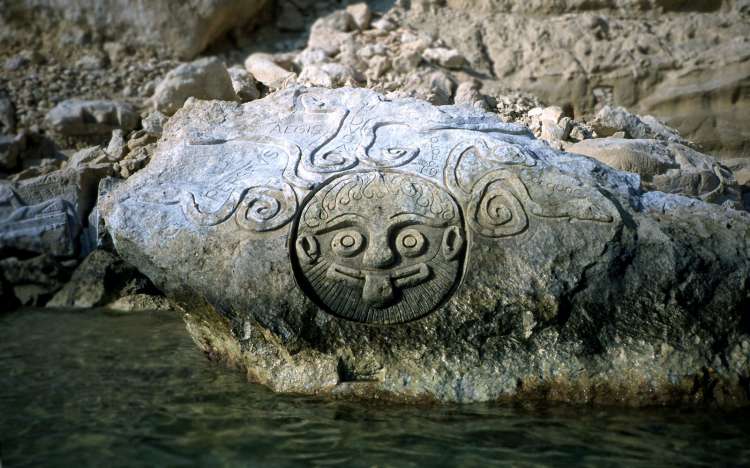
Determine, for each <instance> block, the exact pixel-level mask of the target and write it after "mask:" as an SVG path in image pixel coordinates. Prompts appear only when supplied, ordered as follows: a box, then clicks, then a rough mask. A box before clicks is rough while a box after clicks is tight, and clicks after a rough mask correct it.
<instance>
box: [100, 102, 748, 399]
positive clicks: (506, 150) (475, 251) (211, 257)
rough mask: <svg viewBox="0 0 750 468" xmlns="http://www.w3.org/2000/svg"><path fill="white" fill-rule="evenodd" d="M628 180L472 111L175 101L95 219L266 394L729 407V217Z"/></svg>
mask: <svg viewBox="0 0 750 468" xmlns="http://www.w3.org/2000/svg"><path fill="white" fill-rule="evenodd" d="M639 180H640V178H639V177H638V176H636V175H634V174H630V173H627V172H621V171H619V170H617V169H614V168H612V167H609V166H607V165H604V164H603V163H600V162H598V161H596V160H594V159H591V158H588V157H585V156H580V155H575V154H571V153H563V152H559V151H555V150H553V149H551V148H550V147H549V146H548V145H547V144H546V143H544V142H542V141H539V140H536V139H535V138H534V137H533V136H532V135H531V133H530V132H529V131H528V129H526V128H525V127H523V126H520V125H515V124H508V123H503V122H502V121H500V120H499V119H498V118H497V117H496V116H494V115H492V114H488V113H485V112H483V111H481V110H480V109H477V108H472V107H469V106H442V107H437V106H433V105H431V104H429V103H427V102H424V101H419V100H415V99H396V98H393V99H386V98H384V96H382V95H380V94H377V93H376V92H374V91H371V90H365V89H348V88H341V89H336V90H330V89H322V88H301V87H290V88H288V89H286V90H283V91H279V92H277V93H274V94H271V95H269V96H267V97H266V98H263V99H260V100H256V101H253V102H249V103H245V104H239V103H233V102H218V101H210V102H203V101H198V100H191V101H188V103H186V105H185V107H183V108H182V109H181V110H180V111H178V112H177V113H176V114H175V115H174V116H173V117H172V118H171V119H170V120H169V122H168V123H167V125H166V126H165V128H164V133H163V135H162V138H161V140H160V141H159V143H158V146H157V149H156V150H155V152H154V155H153V158H152V160H151V162H150V163H149V165H148V166H147V167H146V168H144V169H143V170H141V171H139V172H137V173H136V174H134V175H133V176H131V177H130V178H129V179H127V180H125V181H121V182H115V181H114V180H112V181H111V183H109V184H108V186H107V189H106V190H105V191H103V192H102V194H101V195H100V200H99V203H98V206H97V211H98V213H100V215H101V217H102V219H103V222H104V226H105V228H106V229H107V231H108V233H109V234H110V237H111V239H112V242H113V245H114V247H115V249H116V251H117V252H118V254H119V255H121V256H122V257H123V258H124V259H125V260H126V261H127V262H128V263H130V264H132V265H134V266H135V267H136V268H138V269H139V270H140V271H141V272H143V273H144V274H145V275H146V276H148V278H149V279H150V280H151V281H153V282H154V284H155V285H156V286H157V287H159V288H160V289H161V290H163V291H165V292H166V293H167V295H168V296H169V297H170V299H171V300H173V301H175V302H176V303H177V304H178V305H179V306H180V307H181V308H182V309H183V310H184V311H185V312H186V314H185V318H186V321H187V325H188V330H189V332H190V333H191V335H192V336H193V338H194V340H195V342H196V343H197V344H198V345H199V346H200V348H201V349H202V350H203V351H205V352H206V353H207V355H209V356H214V357H216V358H219V359H221V360H223V361H225V362H226V363H228V364H230V365H232V366H239V367H241V368H243V369H244V372H245V373H246V375H247V377H248V378H249V379H250V380H252V381H255V382H260V383H262V384H264V385H267V386H268V387H270V388H272V389H274V390H276V391H280V392H292V393H304V394H331V395H342V396H358V397H363V398H378V399H392V400H400V401H425V400H427V401H440V402H476V401H494V400H501V399H527V398H543V399H550V400H564V401H573V402H595V403H618V404H633V405H652V404H663V403H675V402H683V403H687V404H689V403H696V402H710V403H716V404H720V405H725V406H728V407H730V406H739V405H747V404H748V397H747V392H746V380H743V379H744V377H743V376H747V375H748V374H749V373H750V368H748V365H750V363H748V360H747V359H746V358H744V357H742V353H739V352H738V350H742V349H746V348H747V346H748V345H750V330H748V327H747V319H748V316H747V304H748V297H750V284H748V281H747V278H748V277H750V245H749V244H748V242H750V241H749V240H750V215H748V214H747V213H745V212H740V211H735V210H733V209H731V208H728V207H725V206H720V205H716V204H710V203H706V202H704V201H701V200H699V199H696V198H689V197H684V196H679V195H673V194H665V193H661V192H645V193H644V192H643V191H642V190H641V188H640V186H639ZM696 382H708V383H707V384H706V385H696Z"/></svg>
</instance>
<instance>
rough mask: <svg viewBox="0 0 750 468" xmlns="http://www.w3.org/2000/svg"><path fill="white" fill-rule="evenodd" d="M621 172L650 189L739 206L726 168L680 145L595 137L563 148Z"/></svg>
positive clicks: (739, 198)
mask: <svg viewBox="0 0 750 468" xmlns="http://www.w3.org/2000/svg"><path fill="white" fill-rule="evenodd" d="M567 150H568V151H570V152H572V153H579V154H584V155H586V156H590V157H592V158H595V159H597V160H599V161H601V162H603V163H605V164H608V165H610V166H612V167H614V168H616V169H620V170H622V171H629V172H634V173H636V174H638V175H640V176H641V179H642V181H643V185H644V187H645V188H647V189H650V190H659V191H662V192H667V193H675V194H680V195H689V196H694V197H700V198H702V199H704V200H706V201H711V202H715V203H724V202H730V203H732V204H733V205H735V206H737V207H741V206H742V196H741V189H740V186H739V185H738V184H737V181H736V179H735V177H734V175H733V174H732V171H731V170H730V169H729V168H727V167H726V166H724V165H722V164H720V163H719V162H717V161H716V159H714V158H713V157H711V156H709V155H706V154H702V153H700V152H698V151H696V150H694V149H692V148H690V147H688V146H685V145H682V144H680V143H665V142H663V141H660V140H651V139H633V140H631V139H626V138H595V139H588V140H583V141H581V142H579V143H575V144H573V145H570V146H568V147H567Z"/></svg>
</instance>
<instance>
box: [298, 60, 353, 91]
mask: <svg viewBox="0 0 750 468" xmlns="http://www.w3.org/2000/svg"><path fill="white" fill-rule="evenodd" d="M357 81H361V80H359V79H357V74H356V72H355V71H354V70H353V69H352V68H351V67H347V66H345V65H341V64H339V63H321V64H312V65H308V66H306V67H305V68H304V69H303V70H302V73H300V75H299V82H300V83H306V84H310V85H312V86H323V87H326V88H338V87H341V86H347V85H349V86H351V85H353V84H354V83H355V82H357Z"/></svg>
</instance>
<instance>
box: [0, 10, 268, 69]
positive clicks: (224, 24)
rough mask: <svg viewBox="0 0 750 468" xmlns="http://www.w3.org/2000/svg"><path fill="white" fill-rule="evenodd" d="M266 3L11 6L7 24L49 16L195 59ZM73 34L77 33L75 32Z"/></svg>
mask: <svg viewBox="0 0 750 468" xmlns="http://www.w3.org/2000/svg"><path fill="white" fill-rule="evenodd" d="M265 4H266V1H265V0H188V1H184V0H152V1H148V2H138V3H133V2H130V1H127V0H8V1H6V2H4V3H3V9H2V10H3V11H0V16H3V17H4V18H5V19H6V20H7V21H13V20H18V21H30V20H32V19H33V18H34V17H38V16H40V15H41V16H46V17H49V18H50V19H53V20H63V22H62V24H63V25H65V24H66V23H69V24H75V25H81V26H84V27H86V28H88V29H90V30H92V31H94V32H96V33H98V34H100V35H103V36H104V37H113V36H116V38H118V39H120V38H123V37H124V38H126V39H127V40H128V41H132V42H133V43H134V44H138V45H142V46H149V47H152V48H158V49H166V51H167V52H168V53H170V54H174V55H177V56H179V57H182V58H186V59H190V58H193V57H194V56H196V55H197V54H198V53H200V52H201V51H202V50H203V49H205V48H206V46H208V45H209V44H210V43H211V42H212V41H214V40H215V39H218V38H219V37H220V36H221V35H223V34H225V33H226V32H227V31H229V30H231V29H232V28H234V27H237V26H242V25H244V24H246V23H248V22H250V21H252V20H253V19H254V18H255V17H256V16H257V15H258V14H259V12H260V11H261V10H262V8H263V7H264V5H265ZM71 29H72V28H71Z"/></svg>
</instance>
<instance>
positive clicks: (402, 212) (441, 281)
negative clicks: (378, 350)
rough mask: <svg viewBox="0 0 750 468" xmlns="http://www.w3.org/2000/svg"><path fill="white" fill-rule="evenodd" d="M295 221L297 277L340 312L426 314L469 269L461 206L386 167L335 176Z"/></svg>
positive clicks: (351, 315) (381, 316)
mask: <svg viewBox="0 0 750 468" xmlns="http://www.w3.org/2000/svg"><path fill="white" fill-rule="evenodd" d="M295 227H296V229H295V232H294V233H293V234H292V240H293V247H292V252H291V258H292V262H293V264H294V266H295V273H296V275H297V281H298V283H299V284H300V286H301V287H302V289H303V290H304V291H305V292H306V293H307V294H308V295H309V296H310V297H311V298H312V299H313V300H314V301H315V302H316V303H317V304H318V305H320V306H321V307H322V308H323V309H324V310H328V311H331V312H332V313H333V314H335V315H337V316H339V317H343V318H348V319H352V320H356V321H359V322H368V323H382V324H387V323H396V322H405V321H408V320H412V319H416V318H419V317H421V316H423V315H425V314H427V313H429V312H431V311H432V310H433V309H434V308H435V307H436V306H437V305H438V304H440V303H441V302H443V301H444V300H445V299H446V298H447V296H448V295H449V294H450V293H451V292H452V291H453V290H454V288H455V287H456V285H457V283H458V281H459V278H460V275H461V271H462V266H463V263H464V261H463V260H464V257H465V255H464V244H465V238H466V234H465V232H464V227H463V220H462V216H461V210H460V208H459V207H458V204H457V203H456V202H455V200H453V198H452V197H451V195H450V194H448V192H446V191H445V190H444V189H442V188H440V187H439V186H437V185H435V184H433V183H430V182H428V181H427V180H424V179H421V178H420V177H416V176H412V175H409V174H405V173H398V172H384V171H382V170H381V171H372V172H355V173H352V174H347V175H344V176H342V177H339V178H336V179H333V180H332V181H330V182H329V183H328V184H326V185H325V186H323V187H321V189H320V190H318V191H317V192H316V193H315V194H314V195H313V196H312V197H311V198H310V200H309V201H308V202H307V203H306V204H305V205H304V206H303V208H302V211H301V214H300V218H299V221H298V223H297V225H296V226H295Z"/></svg>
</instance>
